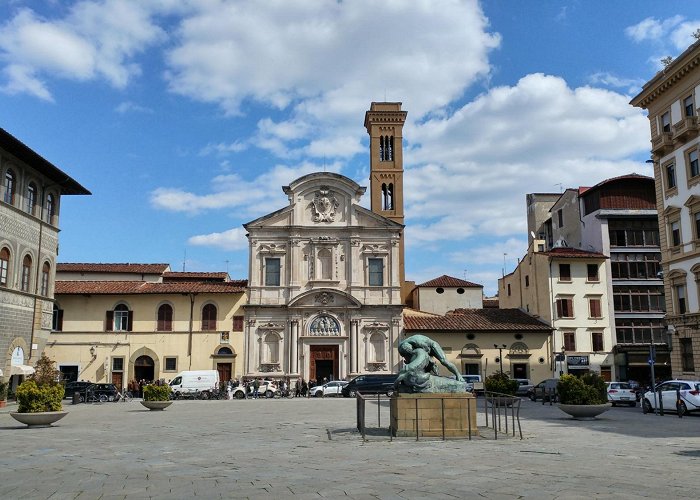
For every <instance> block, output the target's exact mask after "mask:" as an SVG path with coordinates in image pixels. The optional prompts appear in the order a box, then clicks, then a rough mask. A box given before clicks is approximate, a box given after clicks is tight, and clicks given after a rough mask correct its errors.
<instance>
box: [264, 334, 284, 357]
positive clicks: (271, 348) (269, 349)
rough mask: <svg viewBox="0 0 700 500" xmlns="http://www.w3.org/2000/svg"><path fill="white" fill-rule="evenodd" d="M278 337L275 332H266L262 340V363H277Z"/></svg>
mask: <svg viewBox="0 0 700 500" xmlns="http://www.w3.org/2000/svg"><path fill="white" fill-rule="evenodd" d="M279 352H280V338H279V335H277V334H276V333H268V334H267V335H265V340H264V341H263V363H270V364H274V363H279Z"/></svg>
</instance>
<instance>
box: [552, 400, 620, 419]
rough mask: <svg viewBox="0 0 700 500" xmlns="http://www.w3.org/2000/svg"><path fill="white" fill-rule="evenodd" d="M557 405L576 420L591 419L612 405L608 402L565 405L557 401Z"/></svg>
mask: <svg viewBox="0 0 700 500" xmlns="http://www.w3.org/2000/svg"><path fill="white" fill-rule="evenodd" d="M557 406H558V407H559V409H560V410H561V411H563V412H564V413H567V414H569V415H571V416H572V417H573V418H575V419H577V420H592V419H594V418H596V417H597V416H598V415H600V414H601V413H605V412H606V411H608V410H609V409H610V408H611V407H612V405H611V404H610V403H605V404H602V405H567V404H563V403H558V404H557Z"/></svg>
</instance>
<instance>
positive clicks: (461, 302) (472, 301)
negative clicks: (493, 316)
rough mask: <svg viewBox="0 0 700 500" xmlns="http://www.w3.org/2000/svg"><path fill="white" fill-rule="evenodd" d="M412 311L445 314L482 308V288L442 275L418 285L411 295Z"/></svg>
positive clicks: (481, 286) (469, 282)
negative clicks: (456, 310) (458, 310)
mask: <svg viewBox="0 0 700 500" xmlns="http://www.w3.org/2000/svg"><path fill="white" fill-rule="evenodd" d="M411 304H412V308H413V309H417V310H419V311H429V312H431V313H434V314H447V312H448V311H453V310H455V309H481V308H482V307H484V286H483V285H478V284H476V283H472V282H471V281H466V280H461V279H459V278H453V277H452V276H447V275H443V276H440V277H439V278H435V279H432V280H429V281H426V282H425V283H421V284H420V285H416V287H415V288H414V289H413V292H412V293H411Z"/></svg>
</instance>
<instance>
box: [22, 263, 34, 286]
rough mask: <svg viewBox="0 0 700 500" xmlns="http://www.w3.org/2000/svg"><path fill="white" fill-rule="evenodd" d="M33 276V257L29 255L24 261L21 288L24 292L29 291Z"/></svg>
mask: <svg viewBox="0 0 700 500" xmlns="http://www.w3.org/2000/svg"><path fill="white" fill-rule="evenodd" d="M31 276H32V258H31V257H30V256H29V255H25V256H24V260H23V261H22V282H21V290H22V291H23V292H29V283H30V278H31Z"/></svg>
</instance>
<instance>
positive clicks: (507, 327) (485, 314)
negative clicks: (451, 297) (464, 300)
mask: <svg viewBox="0 0 700 500" xmlns="http://www.w3.org/2000/svg"><path fill="white" fill-rule="evenodd" d="M459 311H460V313H459V314H450V315H448V316H439V317H426V316H412V315H405V316H404V318H403V322H404V328H405V330H406V331H407V332H413V333H417V332H426V331H433V332H462V331H483V332H500V331H514V330H515V331H540V332H545V331H546V332H549V331H551V330H552V328H550V327H549V326H548V325H547V324H546V323H544V322H543V321H540V320H538V319H537V318H535V317H533V316H530V315H529V314H527V313H526V312H523V311H521V310H520V309H461V310H459Z"/></svg>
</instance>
